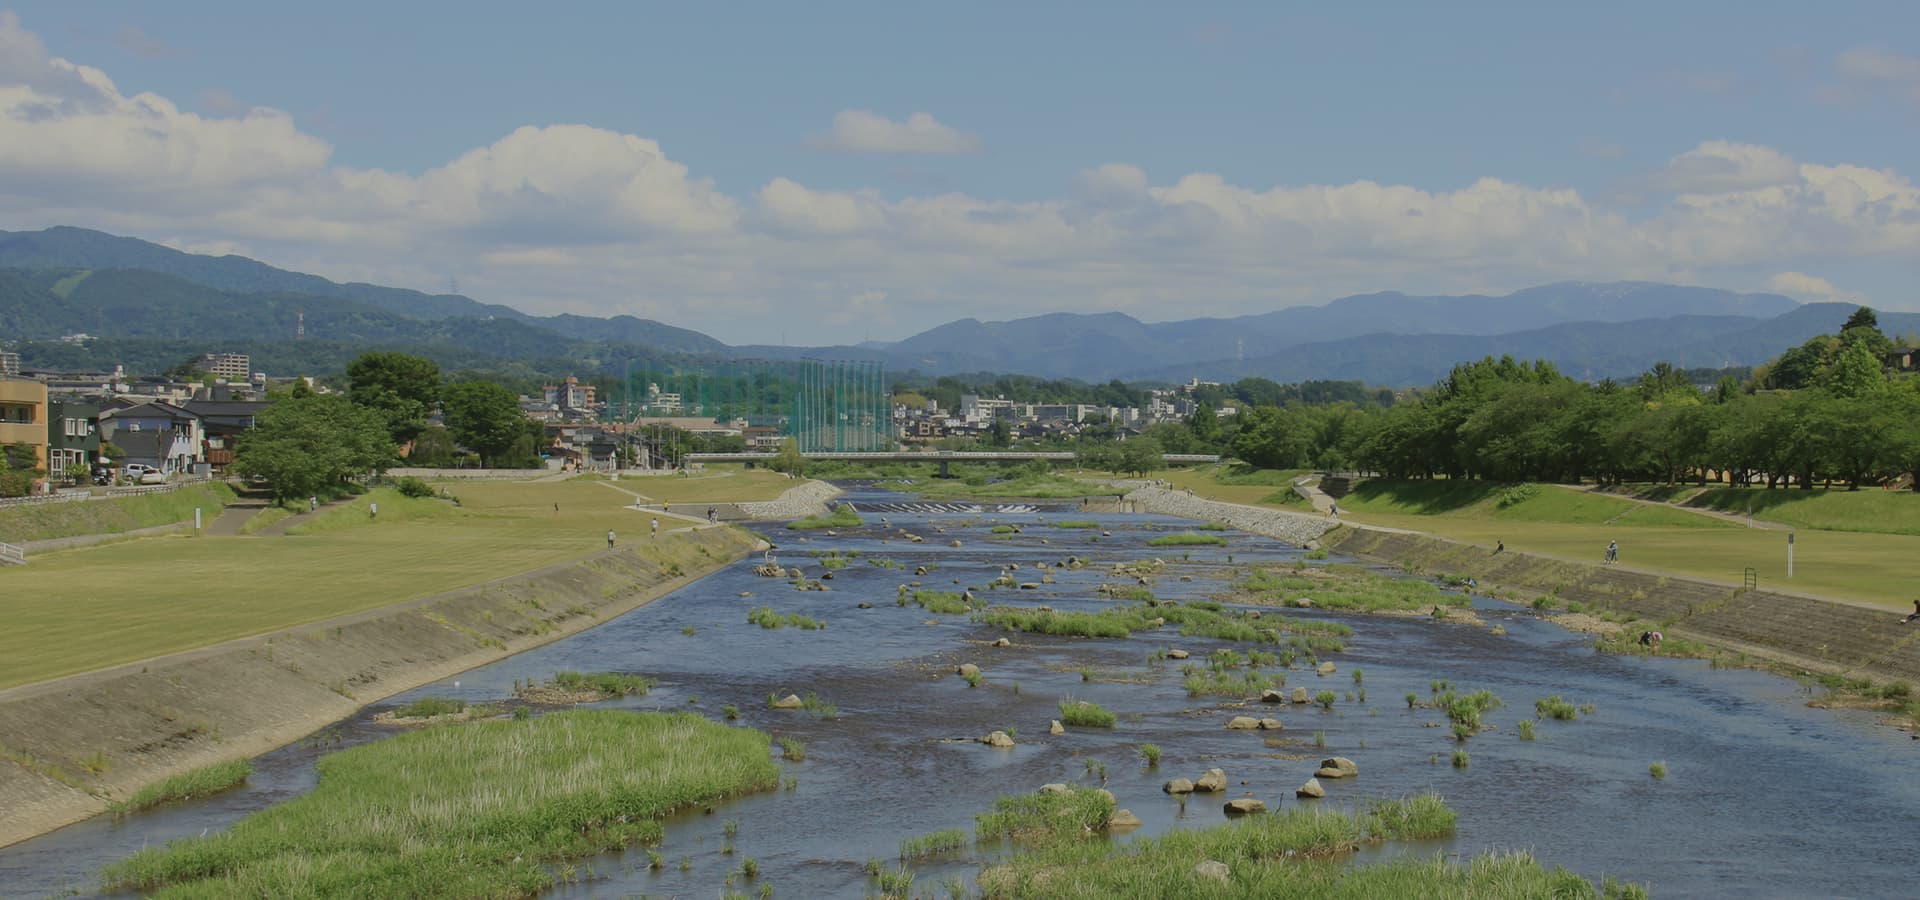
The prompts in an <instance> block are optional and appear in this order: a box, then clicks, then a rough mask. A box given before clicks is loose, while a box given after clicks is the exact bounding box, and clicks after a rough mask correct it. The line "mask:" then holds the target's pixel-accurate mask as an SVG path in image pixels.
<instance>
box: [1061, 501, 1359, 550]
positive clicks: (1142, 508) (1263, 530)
mask: <svg viewBox="0 0 1920 900" xmlns="http://www.w3.org/2000/svg"><path fill="white" fill-rule="evenodd" d="M1124 500H1125V502H1127V503H1129V504H1131V505H1132V508H1133V511H1138V512H1150V513H1159V514H1161V515H1167V516H1180V517H1182V518H1186V519H1200V520H1203V521H1207V522H1220V523H1223V524H1226V525H1231V526H1233V527H1234V528H1237V529H1239V530H1241V531H1245V532H1249V533H1252V534H1264V535H1266V536H1267V537H1272V538H1279V539H1280V540H1283V541H1286V542H1287V543H1289V544H1298V545H1300V546H1302V547H1304V546H1306V545H1307V544H1309V543H1312V542H1313V541H1315V540H1318V539H1319V537H1320V536H1321V535H1323V534H1326V533H1327V532H1328V531H1329V530H1331V529H1332V528H1333V527H1334V524H1335V523H1334V522H1333V520H1331V519H1328V518H1325V517H1323V516H1310V515H1306V514H1304V513H1296V512H1287V511H1286V510H1280V509H1263V508H1261V507H1257V506H1242V505H1240V504H1238V503H1223V502H1221V501H1219V500H1208V499H1205V498H1203V497H1195V496H1193V495H1191V494H1188V493H1187V492H1186V491H1174V490H1168V489H1166V488H1154V487H1145V488H1140V489H1139V490H1136V491H1132V492H1130V493H1128V494H1127V496H1126V497H1125V498H1124ZM1090 507H1091V505H1090Z"/></svg>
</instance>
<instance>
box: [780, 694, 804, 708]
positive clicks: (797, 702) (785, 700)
mask: <svg viewBox="0 0 1920 900" xmlns="http://www.w3.org/2000/svg"><path fill="white" fill-rule="evenodd" d="M806 705H807V704H806V702H805V701H803V700H801V699H800V695H798V694H788V695H786V696H785V697H781V698H780V699H778V700H775V701H773V708H774V709H799V708H801V707H803V706H806Z"/></svg>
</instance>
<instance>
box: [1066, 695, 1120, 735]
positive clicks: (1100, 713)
mask: <svg viewBox="0 0 1920 900" xmlns="http://www.w3.org/2000/svg"><path fill="white" fill-rule="evenodd" d="M1060 721H1061V722H1062V723H1063V724H1067V725H1075V726H1079V727H1081V728H1112V727H1113V723H1114V722H1116V721H1119V717H1118V716H1115V715H1114V714H1113V713H1111V712H1109V711H1108V710H1107V709H1105V708H1104V707H1102V706H1101V705H1100V704H1098V703H1094V702H1093V701H1091V700H1072V699H1068V700H1062V701H1060Z"/></svg>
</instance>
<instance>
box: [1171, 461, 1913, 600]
mask: <svg viewBox="0 0 1920 900" xmlns="http://www.w3.org/2000/svg"><path fill="white" fill-rule="evenodd" d="M1278 474H1280V475H1286V474H1291V473H1278ZM1157 476H1158V477H1161V478H1166V479H1168V480H1171V481H1173V482H1174V484H1175V485H1176V486H1184V487H1191V488H1192V489H1193V491H1194V493H1195V494H1197V495H1200V496H1212V497H1214V498H1215V499H1219V500H1228V501H1232V502H1237V503H1247V504H1250V505H1256V506H1266V507H1270V508H1288V507H1289V504H1287V503H1279V502H1269V501H1265V500H1263V499H1261V498H1255V497H1251V496H1250V495H1251V493H1252V492H1254V491H1257V490H1260V489H1261V488H1257V487H1255V488H1249V487H1245V486H1235V485H1233V484H1225V483H1221V481H1220V479H1221V478H1222V477H1226V479H1227V480H1228V481H1231V480H1233V476H1232V474H1231V471H1230V470H1229V469H1227V468H1225V467H1207V468H1204V469H1194V470H1172V471H1168V472H1161V473H1157ZM1239 477H1240V478H1243V479H1244V478H1248V477H1251V476H1248V475H1246V474H1244V473H1243V474H1241V475H1240V476H1239ZM1655 493H1660V492H1655ZM1788 495H1792V496H1791V497H1789V496H1788ZM1677 496H1678V497H1680V498H1681V499H1683V500H1685V502H1687V503H1688V504H1690V505H1693V506H1697V507H1713V508H1720V509H1726V510H1738V509H1741V508H1743V507H1742V506H1741V504H1751V505H1754V507H1755V511H1756V514H1757V515H1758V517H1759V518H1762V519H1770V520H1772V521H1778V522H1783V523H1785V524H1795V523H1805V524H1804V526H1796V527H1797V528H1799V530H1797V532H1796V535H1795V546H1794V572H1793V577H1792V578H1791V579H1789V578H1788V577H1787V572H1786V560H1787V535H1786V533H1785V532H1784V531H1779V530H1766V529H1759V528H1746V527H1742V525H1741V523H1739V522H1734V521H1728V520H1726V519H1723V518H1719V517H1715V516H1710V515H1704V514H1702V513H1698V512H1691V511H1688V510H1685V509H1676V508H1672V507H1666V506H1655V505H1649V504H1645V503H1636V502H1635V501H1634V500H1632V499H1628V498H1627V497H1623V496H1612V495H1610V494H1608V493H1600V492H1593V491H1580V490H1576V489H1573V488H1569V487H1564V486H1559V485H1497V484H1485V483H1481V482H1449V481H1446V480H1438V481H1387V480H1373V481H1367V482H1362V483H1361V484H1360V485H1359V486H1358V487H1357V489H1356V490H1355V492H1354V493H1352V494H1349V495H1348V496H1347V497H1345V498H1343V499H1341V500H1340V514H1341V518H1342V520H1344V521H1348V522H1354V523H1359V524H1363V525H1375V526H1381V527H1386V528H1397V529H1404V530H1407V531H1416V532H1421V533H1424V534H1432V535H1437V536H1440V537H1444V538H1448V539H1450V540H1455V541H1461V542H1465V543H1468V544H1474V545H1478V546H1480V547H1483V548H1485V549H1486V550H1487V551H1488V552H1489V553H1491V552H1493V551H1494V550H1495V549H1496V548H1497V547H1498V546H1500V545H1501V544H1505V545H1506V547H1507V549H1509V550H1516V551H1522V552H1526V553H1530V554H1534V555H1538V556H1542V557H1549V558H1554V559H1562V560H1570V561H1575V562H1599V561H1600V559H1601V556H1602V553H1603V551H1604V550H1605V549H1606V546H1607V544H1608V542H1610V541H1617V542H1618V543H1619V545H1620V563H1621V565H1623V566H1627V567H1631V568H1633V569H1639V570H1646V571H1654V572H1664V573H1670V574H1673V575H1680V576H1684V577H1689V578H1700V579H1709V580H1713V581H1718V582H1722V583H1734V584H1738V583H1740V582H1741V581H1742V580H1743V578H1744V575H1745V572H1746V570H1747V569H1748V568H1752V569H1754V570H1755V574H1756V575H1757V576H1758V578H1759V580H1760V584H1761V585H1762V586H1763V587H1771V588H1779V589H1782V590H1789V591H1796V592H1804V593H1808V594H1814V595H1820V596H1828V597H1842V598H1847V599H1853V600H1862V601H1867V602H1871V603H1876V604H1881V605H1885V606H1887V607H1889V608H1904V607H1909V606H1911V604H1912V602H1913V587H1912V576H1911V573H1910V572H1908V570H1907V565H1906V560H1908V559H1912V558H1914V557H1915V556H1916V555H1920V495H1917V494H1914V493H1912V492H1907V493H1904V494H1902V493H1893V494H1889V493H1886V492H1878V491H1859V492H1848V491H1797V490H1792V491H1789V490H1776V491H1766V490H1763V489H1752V488H1737V489H1736V488H1723V489H1717V490H1712V489H1710V490H1709V491H1708V492H1707V493H1706V494H1702V495H1700V496H1698V497H1695V496H1692V495H1691V494H1679V495H1677ZM1761 507H1764V510H1765V511H1764V512H1762V511H1761ZM1292 508H1293V509H1294V510H1295V511H1301V509H1300V508H1299V507H1292ZM1909 526H1911V527H1912V528H1913V529H1914V533H1911V534H1908V533H1886V532H1897V531H1900V530H1902V529H1905V528H1907V527H1909Z"/></svg>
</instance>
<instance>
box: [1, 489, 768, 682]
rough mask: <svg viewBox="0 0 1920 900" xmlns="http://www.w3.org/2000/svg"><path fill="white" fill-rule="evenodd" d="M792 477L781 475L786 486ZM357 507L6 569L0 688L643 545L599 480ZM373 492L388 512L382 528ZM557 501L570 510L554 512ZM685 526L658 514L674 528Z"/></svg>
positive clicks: (641, 531)
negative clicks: (371, 514) (253, 533)
mask: <svg viewBox="0 0 1920 900" xmlns="http://www.w3.org/2000/svg"><path fill="white" fill-rule="evenodd" d="M782 480H784V479H782ZM448 488H449V490H451V491H452V492H453V493H454V494H455V495H456V496H458V497H459V498H460V500H461V506H460V507H458V508H455V507H453V506H452V505H451V504H447V503H445V502H442V501H438V500H407V499H405V498H402V497H400V496H399V495H398V494H395V493H392V492H390V491H381V492H377V493H376V494H373V495H368V496H367V497H361V498H358V499H356V500H355V501H354V502H353V503H352V504H350V505H346V506H343V507H340V508H337V509H335V510H332V511H330V512H327V513H324V514H323V515H322V517H321V519H319V520H316V521H314V522H311V523H309V524H307V525H306V526H305V527H303V528H301V529H297V530H300V531H306V532H308V533H305V534H296V535H289V536H286V537H229V538H213V537H202V538H193V537H165V538H150V539H147V540H138V541H131V542H125V543H118V544H106V545H100V546H96V547H88V548H85V549H80V550H69V551H65V552H61V553H48V554H43V555H39V556H35V557H33V559H32V560H31V562H30V563H29V564H28V565H25V566H10V567H7V568H4V569H0V597H4V598H5V601H4V603H3V604H0V608H4V610H5V615H6V626H5V627H4V628H0V687H8V686H12V685H18V684H25V683H29V682H34V681H40V680H44V679H47V678H54V677H58V676H61V675H69V674H73V673H76V672H85V671H90V670H93V669H98V668H102V667H105V666H110V665H115V664H118V663H125V662H132V661H135V660H140V659H145V658H148V657H152V656H158V655H161V654H165V653H172V652H176V651H180V650H189V649H192V648H195V647H203V646H206V645H209V644H215V643H219V642H221V641H225V640H231V639H233V638H239V637H245V636H248V635H253V634H260V633H264V632H268V631H272V630H275V629H279V628H286V627H289V626H293V625H299V624H303V623H307V622H314V621H318V620H321V619H327V618H331V617H333V616H338V615H342V614H346V613H352V612H359V611H361V610H367V609H373V608H376V607H381V606H386V605H389V604H392V603H398V602H402V601H406V600H413V599H417V598H420V597H425V596H428V595H431V594H436V593H439V592H441V591H447V590H452V589H455V588H459V587H464V586H467V585H472V584H478V583H481V582H484V581H490V580H492V579H495V578H500V577H504V576H507V575H513V574H516V573H519V572H524V571H527V570H529V569H535V568H539V567H542V566H547V565H552V564H554V563H559V562H564V561H566V560H570V559H575V558H579V557H582V556H585V555H588V554H591V553H595V552H598V551H601V550H604V549H606V545H607V543H606V538H607V531H608V529H613V530H615V531H616V532H617V533H618V535H619V539H620V541H621V543H622V544H627V543H630V542H639V543H642V544H644V543H645V542H646V541H647V536H646V535H647V519H648V516H647V514H645V513H643V512H636V511H634V510H633V509H631V508H627V506H628V504H630V503H632V497H631V496H630V495H627V494H623V493H620V492H618V491H612V490H608V489H607V488H606V487H605V486H603V485H600V484H594V483H592V482H587V481H566V482H558V483H548V484H528V483H513V482H508V483H499V482H495V483H480V484H475V483H466V484H456V485H449V486H448ZM369 498H372V499H374V500H377V501H378V502H379V503H380V517H379V519H378V520H373V521H370V520H369V518H368V516H367V512H366V505H367V503H368V502H369ZM556 505H557V506H558V507H559V508H558V510H556V509H555V506H556ZM684 525H685V523H682V522H679V521H675V520H662V522H661V526H662V528H663V529H666V530H671V529H673V528H677V527H684Z"/></svg>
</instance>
